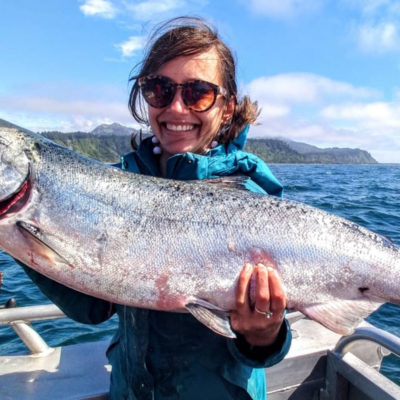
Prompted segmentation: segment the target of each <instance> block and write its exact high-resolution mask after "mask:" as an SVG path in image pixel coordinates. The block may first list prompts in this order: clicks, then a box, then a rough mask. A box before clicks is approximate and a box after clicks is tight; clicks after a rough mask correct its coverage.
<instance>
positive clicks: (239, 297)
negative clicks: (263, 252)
mask: <svg viewBox="0 0 400 400" xmlns="http://www.w3.org/2000/svg"><path fill="white" fill-rule="evenodd" d="M252 274H253V266H252V265H251V264H245V266H244V267H243V269H242V272H241V273H240V275H239V280H238V285H237V289H236V310H237V311H238V312H239V313H241V314H243V313H245V312H246V311H247V310H248V309H249V308H250V299H249V293H250V283H251V276H252Z"/></svg>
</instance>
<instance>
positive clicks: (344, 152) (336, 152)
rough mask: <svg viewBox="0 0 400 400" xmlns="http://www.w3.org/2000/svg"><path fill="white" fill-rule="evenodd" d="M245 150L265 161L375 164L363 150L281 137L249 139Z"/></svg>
mask: <svg viewBox="0 0 400 400" xmlns="http://www.w3.org/2000/svg"><path fill="white" fill-rule="evenodd" d="M246 150H247V151H249V152H250V153H254V154H256V155H258V156H259V157H260V158H262V159H263V160H265V161H266V162H267V163H298V164H377V161H376V160H375V159H374V158H373V157H372V156H371V154H369V153H368V152H367V151H365V150H360V149H349V148H337V147H333V148H326V149H321V148H319V147H316V146H312V145H309V144H306V143H301V142H295V141H292V140H288V139H281V138H266V139H249V140H248V142H247V145H246Z"/></svg>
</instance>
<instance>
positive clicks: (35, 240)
mask: <svg viewBox="0 0 400 400" xmlns="http://www.w3.org/2000/svg"><path fill="white" fill-rule="evenodd" d="M16 225H17V227H18V229H19V231H20V232H21V233H22V235H23V236H24V238H25V240H26V241H27V243H28V245H29V248H30V249H31V251H32V254H34V255H36V256H37V257H38V259H39V260H40V259H42V260H44V261H45V262H46V263H48V264H50V265H57V264H66V265H68V266H69V267H72V266H71V264H70V263H69V262H68V261H67V260H66V259H65V258H64V257H63V256H61V255H60V254H59V253H57V252H56V251H55V250H54V249H52V248H51V247H50V246H49V245H48V244H47V243H46V238H45V236H44V235H43V233H42V232H41V230H40V229H39V228H38V227H36V226H34V225H32V224H29V223H27V222H24V221H17V223H16Z"/></svg>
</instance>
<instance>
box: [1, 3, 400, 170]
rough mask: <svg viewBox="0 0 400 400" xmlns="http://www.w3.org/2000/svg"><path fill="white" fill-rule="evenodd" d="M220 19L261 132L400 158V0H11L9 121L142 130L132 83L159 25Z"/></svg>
mask: <svg viewBox="0 0 400 400" xmlns="http://www.w3.org/2000/svg"><path fill="white" fill-rule="evenodd" d="M179 15H196V16H201V17H205V18H206V19H208V20H210V21H211V22H212V23H213V24H214V25H215V26H216V27H217V28H218V31H219V33H220V34H221V36H222V37H223V39H225V41H226V42H227V43H228V45H229V46H230V47H231V48H232V49H233V50H234V52H235V54H236V56H237V60H238V79H239V86H240V93H241V94H242V95H243V94H248V95H250V96H251V98H252V99H254V100H258V102H259V104H260V106H261V107H262V114H261V116H260V119H259V122H260V124H259V125H258V126H256V127H253V128H252V130H251V135H252V136H253V137H256V136H258V137H260V136H281V137H286V138H290V139H293V140H297V141H304V142H307V143H310V144H315V145H317V146H321V147H331V146H337V147H358V148H362V149H365V150H368V151H369V152H370V153H371V154H372V155H373V156H374V157H375V158H376V159H377V160H378V161H380V162H400V79H399V78H400V1H399V0H40V1H32V0H2V1H1V5H0V54H1V62H0V75H1V77H2V78H1V79H0V118H3V119H6V120H9V121H10V122H13V123H15V124H17V125H20V126H23V127H25V128H28V129H31V130H35V131H44V130H61V131H66V132H68V131H75V130H82V131H90V130H92V129H93V128H95V127H96V126H97V125H99V124H101V123H111V122H119V123H121V124H124V125H127V126H132V127H134V126H136V125H135V123H134V121H133V119H132V117H131V116H130V115H129V112H128V108H127V98H128V93H129V85H128V77H129V74H130V72H131V70H132V68H133V67H134V66H135V65H136V64H137V63H138V62H140V60H141V57H142V51H143V46H144V44H145V42H146V36H147V34H148V33H149V32H150V31H151V29H152V28H153V27H154V25H155V24H157V23H159V22H161V21H164V20H166V19H168V18H171V17H175V16H179Z"/></svg>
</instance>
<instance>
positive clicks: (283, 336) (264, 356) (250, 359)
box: [228, 319, 292, 368]
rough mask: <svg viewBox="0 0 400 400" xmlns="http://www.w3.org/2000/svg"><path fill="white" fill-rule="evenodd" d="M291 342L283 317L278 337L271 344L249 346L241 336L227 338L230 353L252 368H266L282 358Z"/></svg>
mask: <svg viewBox="0 0 400 400" xmlns="http://www.w3.org/2000/svg"><path fill="white" fill-rule="evenodd" d="M291 342H292V333H291V331H290V325H289V322H288V321H287V320H286V319H284V321H283V323H282V326H281V329H280V331H279V334H278V337H277V339H276V341H275V343H274V344H272V345H271V346H267V347H259V346H250V345H249V344H248V343H247V342H246V341H245V339H244V338H243V337H242V336H239V337H238V338H237V339H235V340H228V348H229V351H230V352H231V354H232V355H233V356H234V357H235V358H236V359H237V360H239V361H240V362H242V363H243V364H246V365H248V366H250V367H253V368H267V367H271V366H272V365H275V364H277V363H278V362H280V361H282V360H283V358H284V357H285V356H286V354H287V353H288V351H289V348H290V344H291Z"/></svg>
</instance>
